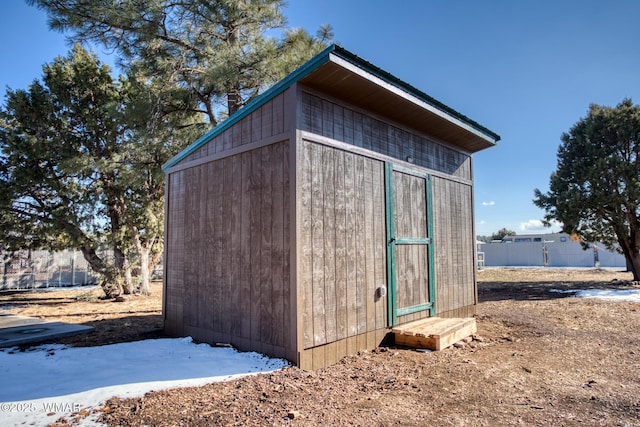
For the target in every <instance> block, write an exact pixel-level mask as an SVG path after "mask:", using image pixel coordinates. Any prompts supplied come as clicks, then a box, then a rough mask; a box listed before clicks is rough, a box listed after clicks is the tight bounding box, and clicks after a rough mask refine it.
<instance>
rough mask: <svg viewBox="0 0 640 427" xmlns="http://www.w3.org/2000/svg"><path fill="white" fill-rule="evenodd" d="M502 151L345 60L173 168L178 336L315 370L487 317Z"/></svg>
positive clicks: (170, 252)
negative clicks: (487, 162)
mask: <svg viewBox="0 0 640 427" xmlns="http://www.w3.org/2000/svg"><path fill="white" fill-rule="evenodd" d="M499 139H500V137H499V136H498V135H497V134H495V133H494V132H492V131H490V130H489V129H487V128H485V127H483V126H481V125H480V124H478V123H476V122H474V121H473V120H471V119H469V118H467V117H465V116H464V115H462V114H460V113H458V112H456V111H454V110H453V109H451V108H449V107H447V106H446V105H444V104H442V103H440V102H439V101H437V100H435V99H433V98H431V97H430V96H428V95H427V94H425V93H423V92H422V91H420V90H418V89H416V88H414V87H412V86H410V85H408V84H407V83H404V82H402V81H401V80H399V79H398V78H396V77H394V76H392V75H391V74H389V73H387V72H385V71H383V70H381V69H380V68H378V67H376V66H374V65H372V64H371V63H369V62H367V61H365V60H363V59H362V58H360V57H358V56H356V55H354V54H353V53H351V52H349V51H347V50H345V49H344V48H342V47H339V46H336V45H332V46H330V47H328V48H327V49H325V50H324V51H323V52H321V53H320V54H318V55H317V56H316V57H314V58H313V59H311V60H310V61H309V62H307V63H306V64H305V65H303V66H302V67H300V68H299V69H298V70H296V71H295V72H293V73H292V74H291V75H289V76H288V77H286V78H285V79H284V80H282V81H280V82H279V83H277V84H276V85H274V86H273V87H271V88H270V89H269V90H267V91H266V92H264V93H263V94H262V95H261V96H259V97H257V98H256V99H254V100H253V101H252V102H250V103H249V104H248V105H246V106H245V107H243V108H242V109H240V110H239V111H237V112H236V113H235V114H233V115H232V116H230V117H229V118H228V119H227V120H226V121H224V122H223V123H221V124H219V125H218V126H217V127H215V128H214V129H212V130H211V131H210V132H208V133H206V134H205V135H203V136H202V137H201V138H199V139H198V140H197V141H195V142H194V143H192V144H191V145H190V146H188V147H187V148H186V149H184V150H183V151H182V152H181V153H179V154H178V155H177V156H175V157H174V158H173V159H171V160H170V161H169V162H167V163H166V164H165V165H164V170H165V173H166V177H167V179H166V208H165V209H166V216H165V230H166V236H165V237H166V240H165V258H164V262H165V266H164V268H165V274H164V303H163V315H164V326H165V331H166V332H167V333H168V334H170V335H174V336H192V337H193V338H194V339H196V340H200V341H203V342H208V343H219V342H224V343H230V344H232V345H233V346H235V347H237V348H238V349H241V350H250V351H257V352H261V353H265V354H268V355H271V356H274V357H283V358H286V359H288V360H290V361H292V362H293V363H295V364H297V365H298V366H300V367H302V368H305V369H307V368H311V369H316V368H319V367H323V366H326V365H329V364H332V363H335V362H337V361H338V360H339V359H340V358H341V357H343V356H345V355H348V354H352V353H355V352H357V351H359V350H364V349H372V348H375V347H376V346H377V345H379V344H380V343H381V341H382V340H383V339H384V338H385V336H386V335H387V334H388V333H389V331H390V330H391V328H392V327H394V326H396V325H402V324H404V323H407V322H410V321H413V320H416V319H421V318H426V317H430V316H435V315H437V316H442V317H454V316H470V315H473V314H474V313H475V306H476V303H477V289H476V281H475V232H474V221H473V175H472V153H474V152H477V151H479V150H482V149H485V148H489V147H492V146H494V145H495V144H496V142H497V141H498V140H499Z"/></svg>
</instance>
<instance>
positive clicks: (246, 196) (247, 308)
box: [237, 152, 257, 339]
mask: <svg viewBox="0 0 640 427" xmlns="http://www.w3.org/2000/svg"><path fill="white" fill-rule="evenodd" d="M240 157H241V163H242V165H241V166H242V173H241V178H240V179H241V183H242V190H241V192H240V197H241V198H242V204H241V209H240V230H241V235H240V257H241V260H242V261H241V263H240V265H241V268H240V278H241V279H240V283H239V288H240V289H239V292H238V293H237V296H238V300H237V304H238V307H239V308H240V310H239V311H240V313H243V315H242V317H241V318H240V337H242V338H246V339H249V338H251V316H250V313H251V306H252V302H253V301H252V294H251V268H250V267H249V266H250V265H251V228H250V227H251V212H252V211H255V210H256V209H257V208H256V207H255V206H254V203H253V200H252V197H251V196H252V189H251V152H246V153H242V154H241V155H240Z"/></svg>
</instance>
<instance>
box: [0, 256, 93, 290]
mask: <svg viewBox="0 0 640 427" xmlns="http://www.w3.org/2000/svg"><path fill="white" fill-rule="evenodd" d="M2 255H3V256H2V262H3V268H2V282H1V283H0V290H8V289H37V288H51V287H69V286H83V285H95V284H96V283H97V282H98V276H97V275H96V274H95V273H94V272H93V271H92V270H91V268H90V267H89V264H88V263H87V261H86V260H85V259H84V257H83V256H82V253H81V252H80V251H70V250H68V251H60V252H49V251H42V250H41V251H19V252H16V253H14V254H13V256H6V254H2Z"/></svg>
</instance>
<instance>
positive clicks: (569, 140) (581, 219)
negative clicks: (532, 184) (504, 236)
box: [534, 99, 640, 280]
mask: <svg viewBox="0 0 640 427" xmlns="http://www.w3.org/2000/svg"><path fill="white" fill-rule="evenodd" d="M561 140H562V143H561V144H560V147H559V148H558V165H557V168H556V170H555V172H553V174H552V175H551V179H550V184H549V192H548V193H545V194H543V193H542V192H541V191H540V190H538V189H536V190H535V199H534V203H535V204H536V205H537V206H539V207H541V208H543V209H545V211H546V215H545V220H546V221H547V222H549V221H551V220H557V221H560V222H561V223H562V224H563V231H564V232H565V233H569V234H572V235H576V236H577V237H579V238H580V241H581V242H582V243H584V245H585V247H586V246H588V245H589V243H592V242H596V241H600V242H603V243H604V244H605V245H606V246H607V248H608V249H610V250H613V249H617V250H619V251H621V252H622V253H623V254H624V255H625V258H626V259H627V262H628V264H629V265H630V266H631V269H632V271H633V276H634V280H640V106H638V105H633V102H632V101H631V100H630V99H625V100H623V101H622V102H621V103H620V104H618V105H617V106H616V107H614V108H612V107H605V106H600V105H595V104H593V105H591V106H590V107H589V113H588V114H587V116H586V117H584V118H581V119H580V120H579V121H578V122H577V123H576V124H575V125H573V127H572V128H571V129H570V130H569V132H568V133H565V134H563V135H562V138H561Z"/></svg>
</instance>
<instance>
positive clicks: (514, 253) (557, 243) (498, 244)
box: [478, 233, 627, 268]
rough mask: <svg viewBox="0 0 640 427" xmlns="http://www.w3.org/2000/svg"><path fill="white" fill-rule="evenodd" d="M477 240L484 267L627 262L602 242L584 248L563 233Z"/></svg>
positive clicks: (617, 265) (619, 265)
mask: <svg viewBox="0 0 640 427" xmlns="http://www.w3.org/2000/svg"><path fill="white" fill-rule="evenodd" d="M478 243H479V244H478V253H479V256H482V257H483V258H484V266H485V267H592V268H599V267H602V268H612V267H613V268H626V265H627V264H626V260H625V258H624V255H622V254H620V253H618V252H614V251H609V250H608V249H607V248H606V247H605V245H604V244H602V243H595V244H592V245H590V247H589V249H587V250H584V249H583V248H582V246H581V245H580V243H579V242H576V241H574V240H572V239H571V236H570V235H568V234H565V233H548V234H521V235H515V236H507V237H505V238H504V239H502V240H501V241H500V240H499V241H493V242H490V243H483V242H478ZM480 253H482V255H480Z"/></svg>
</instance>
